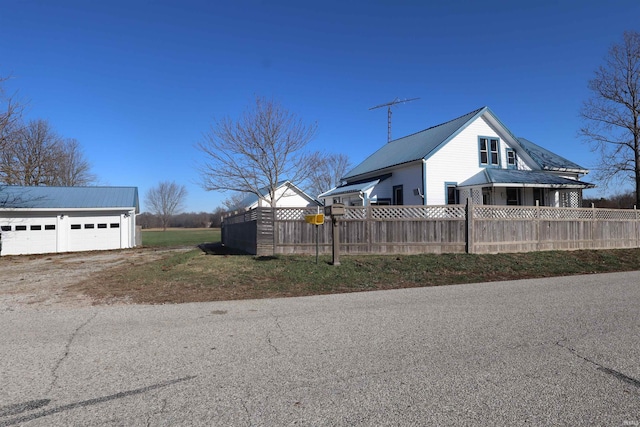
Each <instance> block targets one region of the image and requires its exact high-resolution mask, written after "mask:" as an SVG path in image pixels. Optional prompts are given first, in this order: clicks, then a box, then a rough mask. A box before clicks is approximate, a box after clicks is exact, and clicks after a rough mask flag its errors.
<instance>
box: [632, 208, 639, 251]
mask: <svg viewBox="0 0 640 427" xmlns="http://www.w3.org/2000/svg"><path fill="white" fill-rule="evenodd" d="M633 210H634V211H635V213H636V248H640V215H639V214H638V207H637V206H636V205H633Z"/></svg>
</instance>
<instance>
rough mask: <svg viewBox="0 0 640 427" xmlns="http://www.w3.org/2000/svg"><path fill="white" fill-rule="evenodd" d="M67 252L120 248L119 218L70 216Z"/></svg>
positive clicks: (117, 216)
mask: <svg viewBox="0 0 640 427" xmlns="http://www.w3.org/2000/svg"><path fill="white" fill-rule="evenodd" d="M67 224H69V234H68V236H69V240H68V242H69V243H68V246H69V247H68V250H69V251H93V250H103V249H118V248H120V247H121V246H120V216H119V215H107V216H82V217H73V216H71V217H70V218H69V220H68V221H67Z"/></svg>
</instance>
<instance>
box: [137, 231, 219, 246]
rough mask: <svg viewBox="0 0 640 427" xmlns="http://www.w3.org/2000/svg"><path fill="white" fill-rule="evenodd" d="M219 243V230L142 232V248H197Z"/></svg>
mask: <svg viewBox="0 0 640 427" xmlns="http://www.w3.org/2000/svg"><path fill="white" fill-rule="evenodd" d="M219 241H220V229H219V228H167V229H166V230H165V231H163V230H162V229H148V230H142V246H157V247H176V246H197V245H199V244H201V243H212V242H219Z"/></svg>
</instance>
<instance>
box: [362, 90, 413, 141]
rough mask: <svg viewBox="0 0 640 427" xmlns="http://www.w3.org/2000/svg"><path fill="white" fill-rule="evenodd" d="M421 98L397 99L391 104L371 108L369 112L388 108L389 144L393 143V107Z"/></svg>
mask: <svg viewBox="0 0 640 427" xmlns="http://www.w3.org/2000/svg"><path fill="white" fill-rule="evenodd" d="M416 99H420V98H411V99H399V98H396V99H394V100H393V101H391V102H387V103H385V104H380V105H376V106H375V107H371V108H369V110H375V109H376V108H382V107H387V143H389V142H391V107H393V106H394V105H397V104H404V103H406V102H411V101H415V100H416Z"/></svg>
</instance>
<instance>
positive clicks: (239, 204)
mask: <svg viewBox="0 0 640 427" xmlns="http://www.w3.org/2000/svg"><path fill="white" fill-rule="evenodd" d="M245 197H246V194H244V193H237V192H236V193H232V194H231V195H230V196H229V197H227V198H226V199H224V200H223V201H222V204H223V205H224V207H225V208H227V211H235V210H238V209H243V208H246V207H247V206H243V203H244V199H245Z"/></svg>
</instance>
